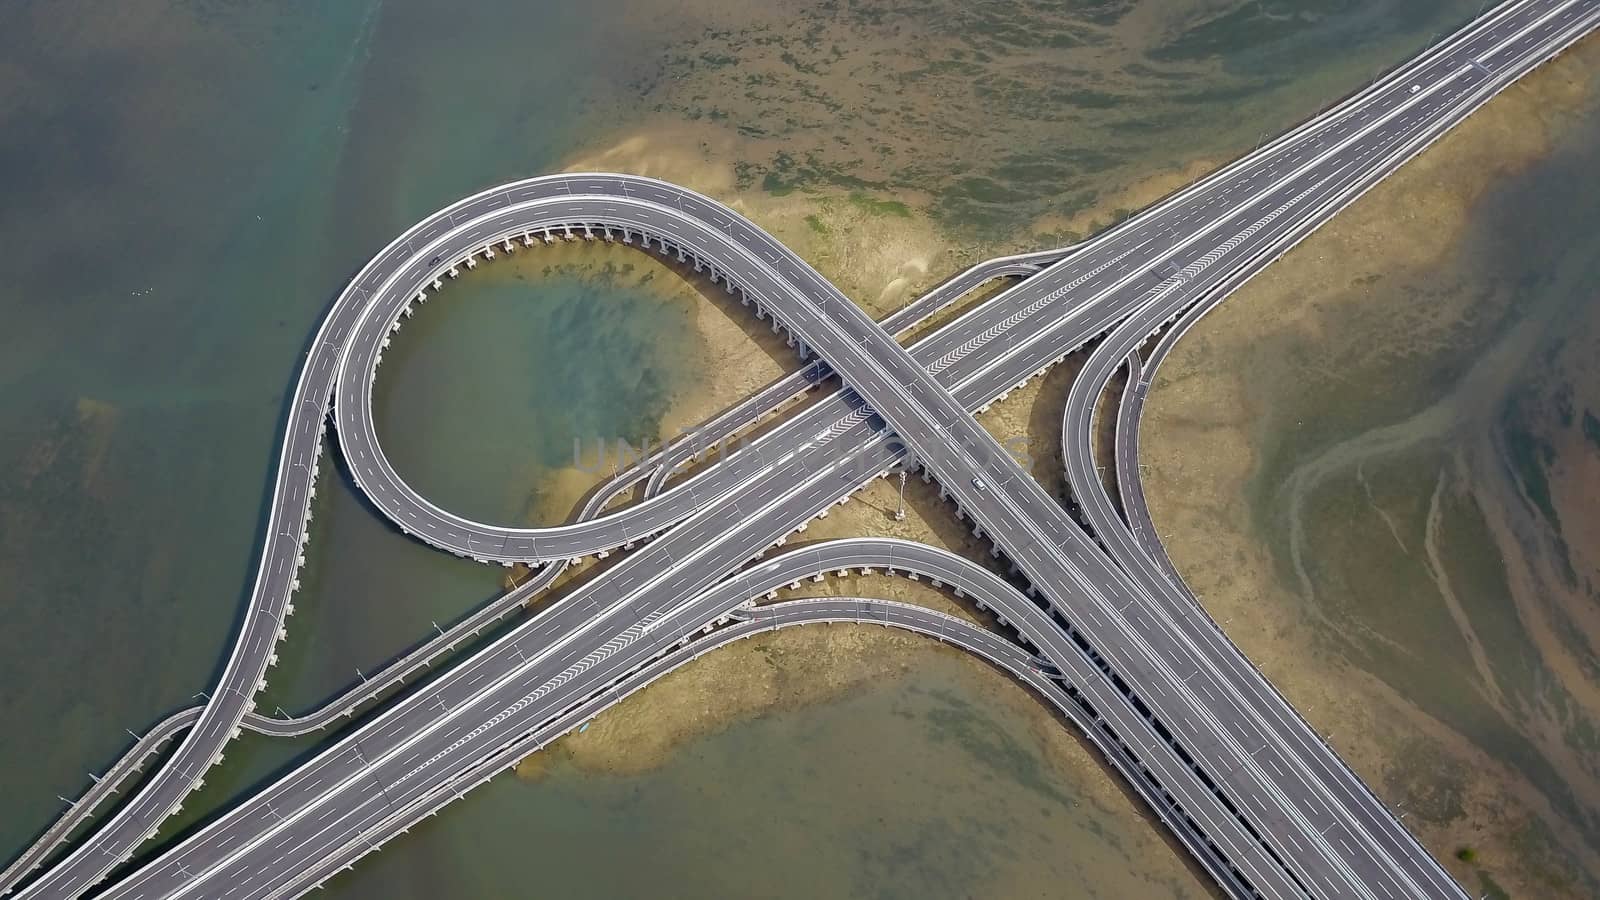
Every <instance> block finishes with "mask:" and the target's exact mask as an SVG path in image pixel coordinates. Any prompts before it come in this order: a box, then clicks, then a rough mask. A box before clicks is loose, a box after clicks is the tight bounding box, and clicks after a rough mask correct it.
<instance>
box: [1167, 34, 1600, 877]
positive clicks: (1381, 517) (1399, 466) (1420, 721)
mask: <svg viewBox="0 0 1600 900" xmlns="http://www.w3.org/2000/svg"><path fill="white" fill-rule="evenodd" d="M1597 97H1600V43H1596V42H1595V41H1594V40H1593V39H1591V40H1589V41H1587V42H1585V43H1584V44H1582V45H1580V46H1579V47H1577V48H1576V49H1574V50H1573V51H1571V52H1569V53H1568V54H1567V55H1565V56H1563V57H1561V58H1560V59H1558V60H1557V61H1555V62H1554V63H1552V64H1550V65H1548V66H1547V67H1545V68H1544V69H1542V70H1540V71H1539V72H1537V73H1535V74H1534V75H1532V76H1530V77H1528V78H1526V79H1524V81H1523V82H1522V83H1520V84H1518V85H1517V86H1515V87H1513V88H1511V89H1510V90H1508V91H1507V92H1506V93H1505V94H1503V95H1502V96H1501V97H1499V98H1497V99H1495V100H1494V101H1492V102H1491V103H1490V104H1489V105H1488V106H1486V107H1485V108H1484V109H1483V110H1482V111H1481V112H1479V113H1477V114H1475V115H1474V116H1473V117H1472V118H1470V119H1469V120H1468V121H1467V122H1466V123H1464V124H1463V125H1462V126H1461V127H1460V128H1458V129H1457V130H1456V131H1455V132H1453V133H1452V134H1450V135H1449V136H1447V137H1446V138H1445V139H1444V140H1443V141H1441V142H1440V143H1439V144H1437V145H1436V146H1435V147H1433V148H1432V149H1430V150H1428V151H1427V152H1426V153H1424V154H1423V155H1422V156H1421V157H1419V158H1418V159H1417V160H1416V161H1414V162H1413V163H1411V164H1410V165H1408V166H1407V167H1406V168H1404V169H1402V170H1401V171H1400V172H1399V173H1398V174H1396V175H1395V176H1394V177H1392V178H1390V179H1389V180H1388V181H1386V182H1384V183H1383V184H1382V185H1380V186H1379V187H1378V188H1376V189H1375V190H1374V191H1372V192H1371V193H1370V194H1369V195H1368V196H1366V197H1365V198H1363V199H1362V200H1361V201H1359V202H1358V203H1356V204H1355V205H1354V206H1352V207H1351V208H1350V209H1349V210H1346V211H1345V212H1343V213H1341V214H1340V215H1339V216H1338V217H1337V218H1335V219H1334V220H1333V221H1332V223H1331V224H1330V225H1329V226H1327V227H1326V228H1324V229H1323V230H1322V231H1321V232H1319V233H1317V234H1316V235H1314V236H1313V237H1311V238H1310V239H1308V240H1307V241H1306V242H1305V243H1303V244H1302V245H1301V246H1300V247H1299V248H1297V249H1295V250H1294V251H1292V252H1291V253H1290V254H1288V255H1287V256H1286V257H1284V258H1283V259H1282V260H1280V261H1279V262H1277V263H1275V264H1274V265H1273V266H1272V267H1271V268H1269V269H1268V270H1267V271H1266V272H1265V273H1264V274H1262V275H1261V276H1259V277H1258V278H1257V279H1256V280H1255V281H1253V282H1252V283H1251V284H1249V285H1247V286H1246V287H1245V288H1244V289H1242V290H1241V291H1239V293H1238V294H1237V295H1236V296H1234V297H1232V298H1230V299H1228V300H1227V301H1226V302H1225V303H1224V304H1223V305H1222V306H1221V307H1220V308H1219V309H1218V310H1216V311H1215V312H1213V313H1211V314H1210V315H1209V316H1207V317H1206V318H1205V319H1204V320H1202V321H1201V323H1200V324H1199V325H1198V326H1197V327H1196V328H1194V329H1193V330H1192V331H1191V332H1190V334H1189V335H1188V336H1186V337H1185V338H1184V340H1183V341H1181V342H1180V343H1179V344H1178V346H1177V348H1176V349H1175V351H1174V352H1173V354H1172V356H1171V357H1170V358H1169V361H1168V363H1167V364H1166V365H1165V366H1163V368H1162V369H1161V371H1160V373H1159V374H1158V377H1157V379H1156V382H1155V386H1154V388H1153V390H1152V393H1151V399H1150V402H1149V406H1148V412H1147V415H1146V422H1145V426H1144V431H1143V450H1144V452H1145V454H1146V462H1147V464H1148V466H1149V473H1148V475H1147V488H1148V494H1149V498H1150V503H1151V506H1152V510H1153V513H1154V515H1155V520H1156V523H1157V525H1158V527H1159V528H1160V530H1161V534H1162V537H1163V540H1164V541H1165V542H1166V544H1167V547H1168V548H1169V551H1170V553H1171V555H1172V558H1173V560H1174V562H1175V563H1176V565H1177V567H1178V569H1179V571H1180V572H1181V573H1182V574H1183V576H1184V578H1185V579H1186V580H1187V581H1188V583H1189V585H1190V587H1191V588H1192V589H1193V590H1194V591H1195V593H1196V594H1198V595H1199V596H1200V597H1201V598H1202V599H1203V601H1204V603H1205V605H1206V607H1207V609H1208V610H1209V611H1210V612H1211V613H1212V615H1213V616H1215V617H1216V618H1217V619H1218V621H1219V622H1222V623H1223V626H1224V628H1225V630H1227V632H1228V634H1229V635H1230V636H1231V637H1232V638H1233V639H1234V640H1235V641H1236V642H1237V643H1238V644H1239V645H1240V646H1241V647H1242V648H1243V649H1244V651H1245V653H1246V654H1247V655H1248V656H1249V657H1250V658H1251V659H1252V660H1253V661H1254V662H1255V663H1256V664H1257V665H1259V666H1260V667H1261V668H1262V669H1263V671H1265V672H1266V674H1267V675H1268V676H1269V677H1270V678H1271V679H1272V680H1273V681H1274V683H1275V684H1277V685H1278V686H1279V687H1280V688H1281V689H1282V690H1283V691H1284V692H1285V693H1286V695H1287V696H1288V697H1289V698H1290V699H1291V701H1293V702H1294V703H1295V705H1296V706H1297V708H1299V709H1300V710H1301V711H1302V712H1303V713H1304V714H1305V716H1306V717H1307V718H1308V719H1309V720H1310V721H1311V722H1312V723H1313V724H1314V725H1315V726H1316V727H1317V728H1318V730H1319V731H1322V732H1324V733H1325V734H1328V735H1329V740H1330V742H1331V743H1332V745H1333V746H1334V747H1335V748H1336V749H1337V750H1338V751H1339V752H1340V754H1341V755H1342V756H1344V758H1345V759H1346V760H1347V761H1349V762H1350V763H1351V765H1353V766H1354V767H1355V769H1356V770H1357V771H1358V772H1359V773H1360V774H1361V775H1362V776H1363V777H1364V778H1365V779H1366V780H1367V782H1368V784H1370V785H1371V786H1372V787H1373V788H1374V789H1375V790H1376V791H1377V792H1378V793H1379V795H1380V796H1381V797H1383V798H1384V799H1385V801H1387V802H1388V803H1389V804H1391V806H1392V807H1393V808H1395V809H1396V810H1398V811H1399V812H1401V813H1403V814H1404V815H1405V821H1406V823H1407V824H1408V825H1410V826H1411V827H1412V828H1413V829H1415V830H1416V832H1417V833H1418V834H1419V836H1420V837H1421V838H1422V840H1423V842H1424V843H1425V844H1426V845H1427V846H1428V847H1429V849H1430V850H1431V851H1432V852H1433V853H1434V855H1435V856H1437V857H1438V858H1439V859H1440V860H1441V861H1442V862H1444V863H1445V864H1446V866H1447V867H1449V868H1450V869H1451V871H1452V872H1453V873H1454V874H1455V875H1456V876H1457V878H1459V879H1460V880H1461V882H1462V883H1463V884H1464V885H1466V886H1468V888H1469V889H1470V890H1471V891H1474V892H1477V893H1485V894H1488V895H1490V896H1494V897H1507V896H1509V897H1517V898H1536V897H1537V898H1583V897H1593V896H1595V895H1596V894H1597V893H1600V854H1597V851H1596V847H1600V780H1597V778H1596V774H1595V773H1596V772H1597V771H1600V741H1597V740H1596V738H1595V735H1596V734H1597V733H1600V731H1597V727H1600V656H1597V649H1600V620H1597V618H1596V612H1595V610H1596V609H1597V608H1600V607H1597V606H1596V601H1597V600H1600V550H1597V547H1600V544H1597V542H1596V537H1597V531H1596V528H1597V522H1596V511H1595V506H1594V503H1593V498H1594V497H1595V496H1596V493H1595V491H1596V483H1597V482H1596V478H1597V476H1600V440H1597V439H1596V430H1595V426H1594V424H1592V423H1593V422H1594V421H1596V420H1595V419H1594V417H1595V416H1596V415H1597V413H1596V412H1595V410H1597V409H1600V369H1597V367H1596V364H1595V358H1596V357H1595V350H1596V347H1597V340H1600V293H1597V289H1596V284H1600V277H1597V276H1600V268H1597V266H1596V262H1595V260H1596V259H1597V258H1600V243H1597V240H1596V235H1597V234H1600V228H1597V223H1600V195H1597V194H1596V192H1595V191H1593V190H1586V189H1583V188H1581V187H1579V189H1577V190H1574V187H1575V186H1582V185H1590V186H1592V185H1593V184H1594V180H1593V179H1594V176H1593V173H1594V172H1595V171H1597V170H1600V150H1597V148H1600V102H1597Z"/></svg>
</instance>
